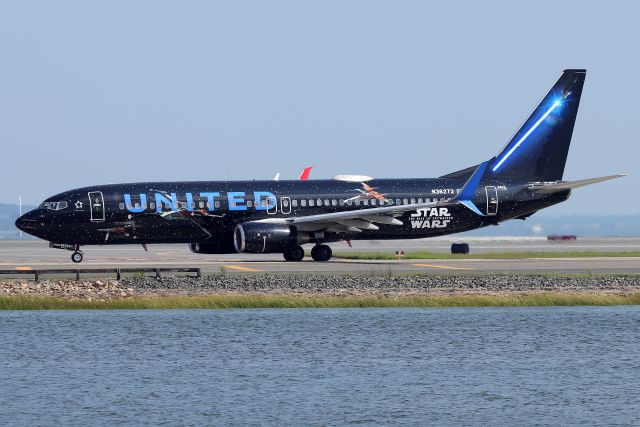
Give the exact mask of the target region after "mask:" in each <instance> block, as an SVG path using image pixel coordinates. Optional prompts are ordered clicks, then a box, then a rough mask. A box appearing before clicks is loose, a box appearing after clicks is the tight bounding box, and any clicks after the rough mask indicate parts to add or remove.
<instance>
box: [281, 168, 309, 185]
mask: <svg viewBox="0 0 640 427" xmlns="http://www.w3.org/2000/svg"><path fill="white" fill-rule="evenodd" d="M311 169H313V166H308V167H306V168H304V169H303V170H302V173H301V174H300V176H299V177H298V179H299V180H301V181H307V180H309V175H310V174H311ZM273 180H274V181H280V172H278V173H277V174H276V176H274V177H273Z"/></svg>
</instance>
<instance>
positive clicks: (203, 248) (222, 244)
mask: <svg viewBox="0 0 640 427" xmlns="http://www.w3.org/2000/svg"><path fill="white" fill-rule="evenodd" d="M230 237H231V236H229V235H225V236H224V237H221V238H220V239H216V240H212V241H210V242H205V243H189V249H190V250H191V252H193V253H196V254H233V253H235V252H236V249H235V248H234V246H233V242H232V240H231V238H230Z"/></svg>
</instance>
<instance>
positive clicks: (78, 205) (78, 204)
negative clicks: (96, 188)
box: [76, 200, 82, 209]
mask: <svg viewBox="0 0 640 427" xmlns="http://www.w3.org/2000/svg"><path fill="white" fill-rule="evenodd" d="M76 209H82V202H81V201H80V200H78V201H77V202H76Z"/></svg>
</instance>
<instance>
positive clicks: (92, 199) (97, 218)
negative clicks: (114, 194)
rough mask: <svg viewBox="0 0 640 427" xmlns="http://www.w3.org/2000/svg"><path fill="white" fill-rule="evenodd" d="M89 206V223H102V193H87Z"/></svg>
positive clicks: (103, 215) (103, 213)
mask: <svg viewBox="0 0 640 427" xmlns="http://www.w3.org/2000/svg"><path fill="white" fill-rule="evenodd" d="M89 206H90V208H91V221H92V222H104V218H105V211H104V197H103V196H102V191H91V192H90V193H89Z"/></svg>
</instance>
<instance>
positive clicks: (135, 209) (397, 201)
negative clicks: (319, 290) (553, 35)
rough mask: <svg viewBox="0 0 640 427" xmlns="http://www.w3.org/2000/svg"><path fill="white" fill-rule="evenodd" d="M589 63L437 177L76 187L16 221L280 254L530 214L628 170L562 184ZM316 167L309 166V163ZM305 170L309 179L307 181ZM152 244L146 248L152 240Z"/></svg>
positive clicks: (43, 228) (52, 237) (292, 257)
mask: <svg viewBox="0 0 640 427" xmlns="http://www.w3.org/2000/svg"><path fill="white" fill-rule="evenodd" d="M585 75H586V71H585V70H575V69H572V70H565V71H564V73H563V74H562V76H561V77H560V79H559V80H558V81H557V82H556V83H555V85H554V86H553V87H552V88H551V90H550V91H549V92H548V93H547V95H546V96H545V97H544V98H543V99H542V101H541V102H540V104H538V106H537V107H536V109H535V110H534V111H533V113H532V114H531V115H530V116H529V117H528V118H527V120H525V122H524V124H523V125H522V127H521V128H520V129H519V130H518V131H517V132H516V134H515V135H514V137H513V138H512V139H511V141H509V143H508V144H507V145H506V146H505V147H504V148H503V149H502V150H501V151H500V152H499V153H498V154H497V155H496V156H495V157H493V158H491V159H489V160H487V161H485V162H482V163H480V164H479V165H476V166H472V167H469V168H466V169H464V170H461V171H458V172H454V173H450V174H447V175H444V176H441V177H439V178H430V179H373V178H370V177H367V176H362V175H339V176H337V177H335V178H334V179H333V180H306V178H308V171H307V170H305V172H304V173H303V175H301V179H300V180H297V181H280V180H271V181H220V182H208V181H203V182H164V183H163V182H151V183H138V184H119V185H102V186H95V187H87V188H80V189H77V190H72V191H68V192H64V193H61V194H58V195H56V196H53V197H50V198H49V199H47V200H46V201H45V202H43V203H42V204H41V205H40V206H39V207H38V208H37V209H35V210H33V211H31V212H29V213H27V214H25V215H23V216H22V217H20V218H19V219H18V220H17V221H16V226H17V227H18V228H20V229H21V230H23V231H25V232H27V233H30V234H32V235H34V236H37V237H40V238H42V239H45V240H48V241H49V242H51V246H52V247H56V248H63V249H71V250H73V251H74V253H73V255H72V260H73V261H74V262H80V261H82V252H81V251H80V247H81V246H83V245H105V244H132V243H136V244H141V245H146V244H149V243H187V244H189V246H190V248H191V250H192V251H194V252H197V253H208V254H216V253H232V252H249V253H274V252H279V253H282V254H283V255H284V258H285V259H286V260H287V261H300V260H302V258H303V257H304V250H303V248H302V246H301V245H303V244H306V243H312V244H314V247H313V249H312V251H311V256H312V258H313V259H314V260H316V261H327V260H329V259H330V258H331V249H330V247H329V246H327V245H326V244H325V243H327V242H335V241H340V240H346V241H351V240H357V239H372V240H374V239H402V238H422V237H431V236H439V235H443V234H451V233H457V232H461V231H467V230H471V229H475V228H480V227H485V226H488V225H495V224H498V223H500V222H502V221H505V220H509V219H513V218H519V219H525V218H527V217H529V216H530V215H532V214H534V213H535V212H537V211H539V210H540V209H544V208H546V207H549V206H552V205H554V204H557V203H560V202H562V201H564V200H566V199H567V198H568V197H569V195H570V193H571V190H572V189H573V188H578V187H581V186H584V185H589V184H593V183H596V182H601V181H605V180H608V179H612V178H617V177H620V176H623V175H621V174H618V175H612V176H605V177H601V178H592V179H585V180H580V181H563V180H562V177H563V174H564V167H565V163H566V159H567V153H568V150H569V145H570V142H571V136H572V133H573V127H574V123H575V120H576V116H577V113H578V106H579V103H580V97H581V94H582V87H583V84H584V79H585ZM308 169H309V168H308ZM303 177H304V178H303ZM145 247H146V246H145Z"/></svg>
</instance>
